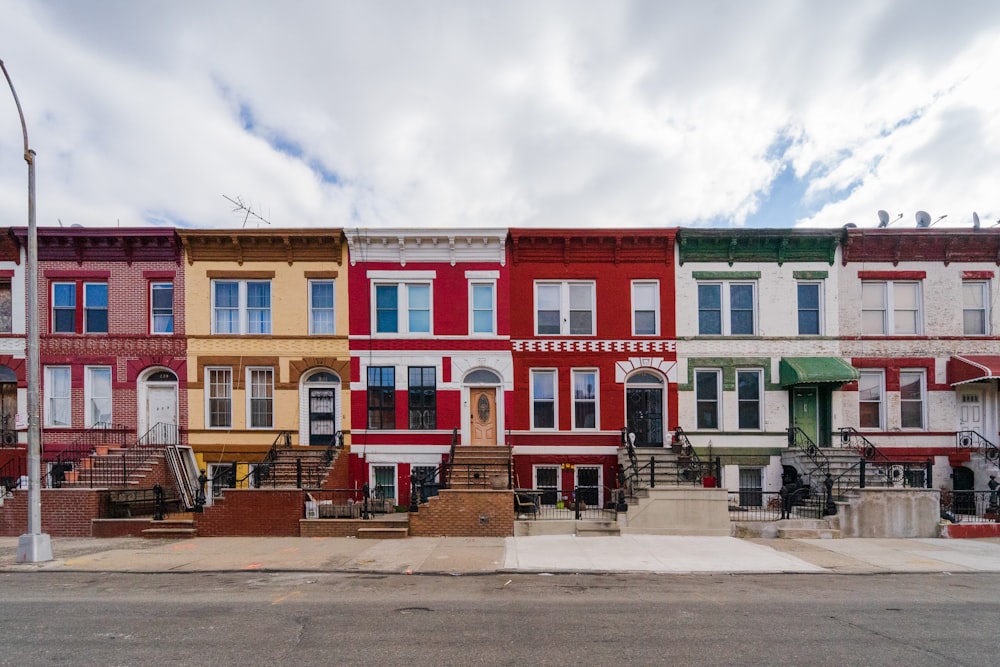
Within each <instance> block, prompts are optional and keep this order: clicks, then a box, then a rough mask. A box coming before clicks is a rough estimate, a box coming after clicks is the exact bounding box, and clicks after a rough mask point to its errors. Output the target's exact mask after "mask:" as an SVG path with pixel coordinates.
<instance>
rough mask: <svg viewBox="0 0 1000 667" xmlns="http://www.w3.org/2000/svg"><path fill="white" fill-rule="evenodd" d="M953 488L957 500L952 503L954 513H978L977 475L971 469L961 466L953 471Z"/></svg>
mask: <svg viewBox="0 0 1000 667" xmlns="http://www.w3.org/2000/svg"><path fill="white" fill-rule="evenodd" d="M951 481H952V488H953V489H954V494H955V499H954V501H952V506H951V507H952V511H953V512H955V513H956V514H973V515H974V514H975V513H976V492H975V491H974V489H975V488H976V474H975V473H974V472H972V470H970V469H969V468H966V467H964V466H960V467H958V468H952V470H951Z"/></svg>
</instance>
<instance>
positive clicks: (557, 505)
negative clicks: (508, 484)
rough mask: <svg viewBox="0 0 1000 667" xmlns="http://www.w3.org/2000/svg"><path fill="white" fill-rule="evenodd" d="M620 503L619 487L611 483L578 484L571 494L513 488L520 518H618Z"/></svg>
mask: <svg viewBox="0 0 1000 667" xmlns="http://www.w3.org/2000/svg"><path fill="white" fill-rule="evenodd" d="M578 499H579V500H578ZM621 502H623V499H621V498H620V497H619V494H618V490H617V489H614V488H612V487H610V486H603V487H593V486H588V487H577V488H574V489H572V490H571V491H569V492H568V493H565V492H562V491H558V490H556V489H514V517H515V518H516V519H517V520H519V521H524V520H542V521H558V520H570V519H574V520H578V521H588V520H589V521H617V519H618V508H619V507H620V506H621Z"/></svg>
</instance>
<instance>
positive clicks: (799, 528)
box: [776, 517, 840, 540]
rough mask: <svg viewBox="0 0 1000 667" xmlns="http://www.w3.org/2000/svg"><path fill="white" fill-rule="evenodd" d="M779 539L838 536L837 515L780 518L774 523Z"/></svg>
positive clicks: (835, 537)
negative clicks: (817, 517)
mask: <svg viewBox="0 0 1000 667" xmlns="http://www.w3.org/2000/svg"><path fill="white" fill-rule="evenodd" d="M776 527H777V529H778V537H779V538H781V539H812V540H820V539H824V540H829V539H839V538H840V524H839V521H838V519H837V517H830V518H828V519H782V520H781V521H778V522H777V523H776Z"/></svg>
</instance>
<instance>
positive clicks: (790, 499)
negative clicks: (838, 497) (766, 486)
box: [729, 486, 827, 521]
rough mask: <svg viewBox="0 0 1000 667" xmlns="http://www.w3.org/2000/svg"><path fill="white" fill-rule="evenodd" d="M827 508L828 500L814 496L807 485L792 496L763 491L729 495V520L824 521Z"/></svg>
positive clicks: (745, 491) (738, 492) (747, 490)
mask: <svg viewBox="0 0 1000 667" xmlns="http://www.w3.org/2000/svg"><path fill="white" fill-rule="evenodd" d="M826 508H827V502H826V498H822V497H821V498H817V497H815V495H814V494H813V493H812V490H811V489H810V488H809V487H807V486H805V487H801V488H798V489H795V490H794V491H792V492H790V493H784V492H778V491H761V490H760V489H740V490H739V491H730V492H729V519H730V521H780V520H781V519H786V518H787V519H821V518H823V517H824V516H825V515H826V513H827V512H826Z"/></svg>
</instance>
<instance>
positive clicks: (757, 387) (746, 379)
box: [736, 369, 763, 430]
mask: <svg viewBox="0 0 1000 667" xmlns="http://www.w3.org/2000/svg"><path fill="white" fill-rule="evenodd" d="M762 378H763V373H762V372H761V371H760V370H742V369H740V370H737V371H736V402H737V411H738V417H739V428H741V429H754V430H758V429H760V421H761V420H760V413H761V409H760V408H761V393H762V392H761V380H762Z"/></svg>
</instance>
